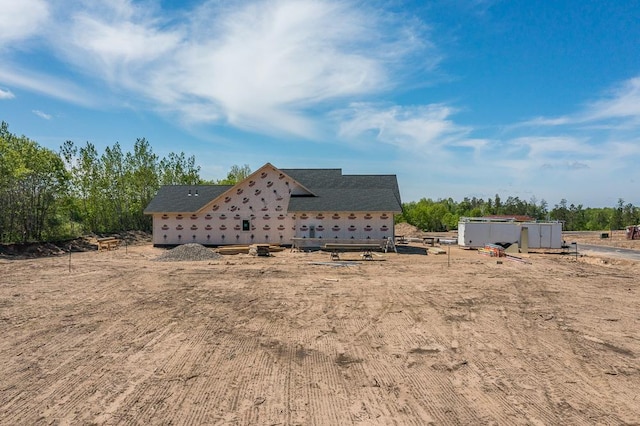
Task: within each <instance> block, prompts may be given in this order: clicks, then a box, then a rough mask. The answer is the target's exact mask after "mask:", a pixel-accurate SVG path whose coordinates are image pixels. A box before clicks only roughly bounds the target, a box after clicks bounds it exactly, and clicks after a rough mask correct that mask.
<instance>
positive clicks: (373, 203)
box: [144, 169, 402, 214]
mask: <svg viewBox="0 0 640 426" xmlns="http://www.w3.org/2000/svg"><path fill="white" fill-rule="evenodd" d="M279 170H280V171H282V173H285V174H286V175H288V176H290V177H291V178H293V179H295V180H296V181H297V182H299V183H300V184H302V185H303V186H305V187H306V188H308V189H309V190H310V191H311V192H313V194H314V195H315V196H304V197H296V196H293V197H291V201H290V202H289V209H288V210H289V211H292V212H303V211H321V212H328V211H335V212H340V211H349V212H362V211H376V212H401V211H402V204H401V201H400V190H399V188H398V180H397V179H396V176H395V175H343V174H342V170H341V169H279ZM232 187H233V186H231V185H169V186H162V187H161V188H160V189H159V190H158V193H157V194H156V196H155V197H154V198H153V200H151V202H150V203H149V205H148V206H147V208H146V209H145V210H144V212H145V213H146V214H152V213H193V212H196V211H198V210H200V209H201V208H203V207H204V206H205V205H206V204H207V203H208V202H210V201H211V200H213V199H214V198H216V197H218V196H220V195H221V194H223V193H224V192H226V191H227V190H229V189H230V188H232ZM189 191H191V196H189V195H188V194H189ZM196 191H197V193H198V196H195V194H196Z"/></svg>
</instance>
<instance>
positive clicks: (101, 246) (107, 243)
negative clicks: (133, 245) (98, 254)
mask: <svg viewBox="0 0 640 426" xmlns="http://www.w3.org/2000/svg"><path fill="white" fill-rule="evenodd" d="M97 242H98V251H102V250H116V249H117V248H118V246H119V245H120V240H119V239H117V238H113V237H107V238H98V239H97Z"/></svg>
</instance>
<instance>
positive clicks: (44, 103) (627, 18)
mask: <svg viewBox="0 0 640 426" xmlns="http://www.w3.org/2000/svg"><path fill="white" fill-rule="evenodd" d="M0 10H2V13H1V14H0V120H4V121H6V122H7V123H9V129H10V131H12V132H13V133H17V134H21V135H22V134H24V135H26V136H28V137H29V138H31V139H33V140H36V141H37V142H39V143H40V144H42V145H44V146H46V147H49V148H52V149H55V150H57V149H58V148H59V147H60V146H61V145H62V143H63V142H64V141H65V140H72V141H74V142H76V144H80V145H82V144H84V143H85V142H86V141H90V142H92V143H94V144H95V145H96V146H97V147H98V148H99V149H101V150H102V149H103V148H104V147H105V146H108V145H109V146H110V145H113V144H114V143H115V142H119V143H120V144H121V145H122V146H123V148H124V149H126V150H129V149H131V147H132V145H133V143H134V141H135V140H136V138H139V137H145V138H147V139H148V140H149V141H150V143H151V145H152V147H153V149H154V151H155V152H156V153H157V154H159V155H161V156H163V155H166V154H168V153H169V152H172V151H173V152H180V151H184V152H185V153H186V154H187V155H195V157H196V160H197V162H198V164H199V165H200V166H201V167H202V171H201V174H202V176H203V177H204V178H206V179H218V178H223V177H224V176H225V175H226V172H227V171H228V170H229V168H230V167H231V166H232V165H234V164H238V165H243V164H249V166H251V168H252V169H253V170H255V169H257V168H258V167H260V166H261V165H263V164H264V163H266V162H271V163H272V164H274V165H275V166H276V167H282V168H294V167H301V168H302V167H305V168H306V167H309V168H312V167H340V168H342V169H343V171H344V172H345V173H374V174H375V173H393V174H397V175H398V180H399V183H400V188H401V193H402V197H403V201H414V200H418V199H420V198H422V197H427V198H433V199H438V198H446V197H453V198H454V199H455V200H461V199H462V198H463V197H474V196H475V197H481V198H485V199H486V198H488V197H493V196H494V195H495V194H496V193H499V194H500V195H501V197H503V198H506V197H507V196H509V195H512V196H518V197H520V198H521V199H525V200H530V199H531V198H532V197H535V198H536V199H538V200H540V199H545V200H546V201H547V202H548V203H549V205H550V206H553V205H554V204H556V203H558V202H559V201H560V200H561V199H562V198H565V199H567V200H568V201H569V202H570V203H575V204H583V205H585V206H592V207H598V206H613V205H614V204H615V203H616V202H617V200H618V198H623V199H624V200H625V201H626V202H631V203H633V204H634V205H640V195H639V194H640V191H638V183H639V182H640V161H639V160H640V25H639V24H638V22H640V2H638V1H635V0H633V1H632V0H629V1H604V0H600V1H589V0H582V1H578V0H573V1H569V0H566V1H563V0H555V1H542V0H503V1H499V0H496V1H492V0H466V1H463V0H434V1H428V0H426V1H415V2H412V1H401V0H388V1H384V0H379V1H378V0H372V1H348V0H322V1H321V0H274V1H243V0H238V1H230V0H227V1H223V0H214V1H206V0H189V1H166V0H165V1H161V0H144V1H133V0H66V1H46V0H21V1H15V0H0Z"/></svg>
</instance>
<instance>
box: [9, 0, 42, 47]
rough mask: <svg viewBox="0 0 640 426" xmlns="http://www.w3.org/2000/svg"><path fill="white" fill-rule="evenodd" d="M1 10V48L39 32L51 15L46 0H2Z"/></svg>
mask: <svg viewBox="0 0 640 426" xmlns="http://www.w3.org/2000/svg"><path fill="white" fill-rule="evenodd" d="M0 11H2V12H1V13H0V48H1V47H2V46H3V45H6V44H8V43H9V42H12V41H14V40H20V39H24V38H27V37H30V36H32V35H34V34H36V33H38V31H39V30H40V28H42V25H43V23H44V22H45V21H46V20H47V18H48V16H49V6H48V5H47V3H46V2H45V1H44V0H20V1H16V0H0Z"/></svg>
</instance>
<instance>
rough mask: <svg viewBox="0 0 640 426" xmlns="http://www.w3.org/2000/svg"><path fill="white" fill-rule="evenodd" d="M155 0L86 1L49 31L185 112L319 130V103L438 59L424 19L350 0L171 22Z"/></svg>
mask: <svg viewBox="0 0 640 426" xmlns="http://www.w3.org/2000/svg"><path fill="white" fill-rule="evenodd" d="M114 4H115V5H114ZM146 6H147V4H146V3H145V4H144V5H139V4H135V3H133V2H130V1H126V0H119V1H118V2H117V3H109V2H92V3H85V7H84V8H82V9H76V10H72V11H71V13H68V14H67V15H70V17H71V18H70V19H69V17H68V16H67V19H65V20H64V21H62V20H61V21H60V22H58V25H57V27H55V28H53V29H52V30H51V31H50V32H49V35H50V36H51V38H52V40H53V47H54V48H55V49H56V50H55V51H56V52H57V54H58V55H59V56H60V57H61V58H64V60H65V61H68V62H71V63H72V64H73V65H74V66H75V67H76V68H77V69H80V70H82V72H83V73H84V74H85V75H86V76H89V77H92V78H95V77H98V78H99V79H100V80H103V81H106V82H108V83H109V84H110V85H111V86H113V87H115V88H116V89H119V90H124V91H126V92H129V93H132V94H136V95H139V96H141V97H142V98H143V99H145V100H146V101H149V102H152V103H154V104H155V105H157V107H158V109H159V110H162V111H174V112H178V113H179V114H180V115H181V116H182V117H183V119H184V120H187V121H200V120H204V121H210V120H220V121H226V122H228V123H231V124H232V125H234V126H236V127H240V128H243V129H249V130H256V129H259V130H260V132H267V133H268V132H276V133H289V134H293V135H298V136H303V137H314V136H315V135H317V133H316V129H315V128H314V124H312V120H311V118H310V115H311V114H310V113H309V110H311V109H313V110H315V111H316V112H317V110H318V109H321V110H327V109H330V108H331V107H330V105H331V104H333V103H335V102H338V103H342V102H345V101H348V100H349V99H353V98H354V97H362V96H365V97H366V96H370V95H373V94H377V93H381V92H385V91H388V90H390V89H392V88H393V87H395V84H396V81H395V78H394V76H395V75H396V73H400V72H403V71H404V70H403V65H402V64H403V59H406V58H408V57H411V58H413V59H414V61H412V62H413V65H415V62H416V60H419V61H422V65H423V66H424V67H425V68H428V67H430V66H433V65H434V64H436V63H437V62H438V60H439V57H438V55H437V54H436V53H435V49H433V46H432V45H431V44H430V43H429V42H428V40H427V39H426V35H425V33H426V28H424V27H421V26H420V24H418V23H415V22H411V20H405V19H403V18H404V17H402V16H394V15H391V14H389V13H380V11H378V10H376V9H374V8H373V7H372V6H368V5H365V4H361V3H357V2H354V1H351V0H296V1H294V0H278V1H266V0H257V1H243V2H232V3H229V2H218V1H208V2H205V3H204V4H202V5H201V6H200V7H198V8H197V9H195V10H194V11H193V13H191V14H189V15H188V16H187V15H186V14H185V15H175V16H172V17H169V18H165V19H164V20H163V19H160V18H159V17H158V16H159V15H158V14H154V10H153V9H149V8H148V7H146ZM409 22H411V23H409ZM413 65H412V66H413Z"/></svg>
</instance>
